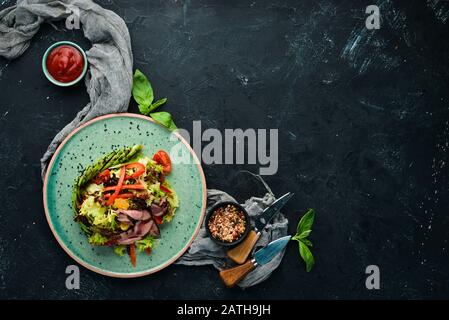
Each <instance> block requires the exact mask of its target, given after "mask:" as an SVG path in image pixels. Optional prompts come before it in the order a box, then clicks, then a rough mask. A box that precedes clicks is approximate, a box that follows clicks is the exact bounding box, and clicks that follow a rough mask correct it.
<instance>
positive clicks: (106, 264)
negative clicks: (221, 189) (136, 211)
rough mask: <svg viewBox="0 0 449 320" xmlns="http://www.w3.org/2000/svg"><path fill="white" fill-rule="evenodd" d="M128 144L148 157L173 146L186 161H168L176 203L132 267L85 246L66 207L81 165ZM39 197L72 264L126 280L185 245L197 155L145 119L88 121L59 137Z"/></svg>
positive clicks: (202, 194)
mask: <svg viewBox="0 0 449 320" xmlns="http://www.w3.org/2000/svg"><path fill="white" fill-rule="evenodd" d="M134 144H141V145H143V146H144V150H143V152H144V154H146V155H148V156H152V155H153V154H154V153H155V152H156V151H157V150H160V149H163V150H166V151H170V150H171V149H172V147H174V146H175V145H178V146H180V148H181V149H182V150H181V151H182V152H183V153H182V154H183V155H188V157H189V160H190V161H187V163H182V164H176V163H175V164H173V170H172V172H171V173H170V175H169V176H168V177H167V179H169V181H170V183H171V185H172V186H173V188H174V189H175V190H176V192H177V194H178V196H179V200H180V207H179V209H178V211H177V213H176V215H175V217H174V219H173V221H172V222H170V223H165V224H164V225H162V227H161V239H160V240H159V242H158V246H157V247H156V248H155V249H154V250H153V252H152V254H151V255H147V254H145V253H138V254H137V266H136V267H133V266H132V265H131V263H130V261H129V258H128V257H127V256H123V257H120V256H117V255H116V254H115V253H114V252H113V250H112V248H109V247H94V246H91V245H90V244H89V243H88V241H87V237H86V236H85V235H84V234H83V233H82V232H81V229H80V227H79V225H78V224H77V223H76V222H74V221H73V211H72V207H71V193H72V187H73V182H74V180H75V178H76V177H77V176H78V175H80V173H81V172H82V170H83V168H85V167H87V166H88V165H90V164H92V163H93V162H94V161H96V160H97V159H99V158H101V157H102V156H103V155H104V154H106V153H109V152H110V151H112V150H113V149H116V148H119V147H124V146H130V145H134ZM178 150H179V149H178ZM181 151H180V152H181ZM179 154H181V153H179ZM43 196H44V208H45V214H46V216H47V220H48V223H49V225H50V228H51V230H52V231H53V234H54V235H55V237H56V240H57V241H58V242H59V244H60V245H61V246H62V248H63V249H64V250H65V251H66V252H67V253H68V254H69V255H70V256H71V257H72V258H73V259H75V260H76V262H78V263H79V264H81V265H83V266H85V267H86V268H88V269H90V270H93V271H95V272H98V273H101V274H104V275H108V276H113V277H122V278H131V277H139V276H144V275H147V274H150V273H154V272H156V271H159V270H161V269H162V268H165V267H166V266H168V265H170V264H171V263H173V262H174V261H175V260H176V259H178V258H179V257H180V256H181V255H182V254H183V253H184V252H185V251H186V250H187V249H188V247H189V246H190V244H191V242H192V241H193V239H194V238H195V236H196V234H197V233H198V231H199V228H200V227H201V223H202V221H203V217H204V211H205V208H206V182H205V179H204V173H203V171H202V169H201V166H200V163H199V161H198V158H197V157H196V155H195V154H194V152H193V150H192V148H191V147H190V146H189V145H188V143H187V142H185V140H184V139H183V138H182V137H181V136H180V135H178V134H176V133H171V132H170V131H168V130H167V129H166V128H164V127H162V126H160V125H158V124H156V123H155V122H154V121H153V120H151V119H150V118H148V117H145V116H141V115H135V114H128V113H121V114H113V115H107V116H102V117H99V118H96V119H94V120H91V121H89V122H87V123H86V124H84V125H83V126H81V127H80V128H78V129H76V130H75V131H74V132H72V133H71V134H70V135H69V136H68V137H67V138H66V139H65V140H64V142H63V143H62V144H61V145H60V146H59V148H58V150H57V151H56V153H55V154H54V156H53V158H52V159H51V161H50V164H49V166H48V170H47V174H46V177H45V181H44V192H43Z"/></svg>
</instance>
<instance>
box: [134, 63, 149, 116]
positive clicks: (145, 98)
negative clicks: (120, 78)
mask: <svg viewBox="0 0 449 320" xmlns="http://www.w3.org/2000/svg"><path fill="white" fill-rule="evenodd" d="M132 93H133V97H134V100H136V102H137V104H138V105H139V110H140V112H141V113H143V114H146V115H148V113H149V112H150V110H149V106H150V105H151V103H152V102H153V100H154V94H153V88H152V87H151V84H150V82H149V81H148V79H147V77H145V75H144V74H143V73H142V72H140V70H139V69H136V71H135V72H134V77H133V89H132Z"/></svg>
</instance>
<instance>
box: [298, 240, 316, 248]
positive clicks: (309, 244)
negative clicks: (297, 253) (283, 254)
mask: <svg viewBox="0 0 449 320" xmlns="http://www.w3.org/2000/svg"><path fill="white" fill-rule="evenodd" d="M300 241H302V242H303V243H304V244H305V245H307V246H309V247H313V243H312V241H310V240H309V239H301V240H300Z"/></svg>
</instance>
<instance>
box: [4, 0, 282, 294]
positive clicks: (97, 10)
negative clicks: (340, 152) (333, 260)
mask: <svg viewBox="0 0 449 320" xmlns="http://www.w3.org/2000/svg"><path fill="white" fill-rule="evenodd" d="M74 9H78V12H79V19H80V22H81V24H82V29H83V32H84V35H85V36H86V38H87V39H89V40H90V42H91V43H92V48H91V49H89V50H88V51H87V52H86V54H87V59H88V61H89V70H88V73H87V75H86V79H85V83H86V87H87V92H88V94H89V97H90V102H89V103H88V104H87V105H86V106H85V107H84V108H83V109H82V110H81V111H80V112H79V113H78V114H77V115H76V117H75V119H73V120H72V122H70V123H69V124H68V125H66V126H65V127H64V128H63V129H62V130H61V131H60V132H59V133H58V134H57V135H56V136H55V137H54V139H53V141H52V142H51V144H50V146H49V147H48V149H47V151H46V152H45V154H44V156H43V157H42V159H41V168H42V176H44V174H45V170H46V168H47V164H48V161H49V160H50V158H51V156H52V155H53V154H54V152H55V150H56V148H57V147H58V145H59V144H60V143H61V142H62V141H63V140H64V138H65V137H66V136H67V135H68V134H69V133H70V132H71V131H73V130H74V129H75V128H77V127H78V126H79V125H81V124H83V123H84V122H87V121H89V120H91V119H93V118H95V117H98V116H101V115H105V114H109V113H117V112H124V111H126V110H127V109H128V104H129V99H130V97H131V87H132V65H133V58H132V51H131V40H130V36H129V32H128V28H127V27H126V24H125V22H124V21H123V20H122V18H120V17H119V16H118V15H117V14H115V13H114V12H112V11H110V10H106V9H104V8H102V7H101V6H99V5H97V4H95V3H94V2H92V1H91V0H58V1H56V0H18V1H17V4H16V5H15V6H12V7H9V8H6V9H4V10H2V11H0V56H2V57H4V58H6V59H15V58H17V57H19V56H20V55H21V54H22V53H23V52H24V51H25V50H26V49H27V48H28V46H29V44H30V41H31V38H33V36H34V35H35V34H36V32H37V31H38V30H39V27H40V25H41V24H42V23H44V22H51V21H57V20H61V19H66V18H67V17H68V16H69V15H70V14H71V13H72V12H76V10H74ZM262 182H263V181H262ZM267 189H268V190H269V188H267ZM225 200H234V199H233V198H232V197H231V196H229V195H228V194H227V193H225V192H223V191H219V190H208V207H210V206H211V205H212V204H213V203H215V202H217V201H225ZM274 200H275V198H274V196H273V194H272V193H271V191H269V192H268V193H267V195H266V196H265V197H264V198H256V197H252V198H251V199H249V200H247V201H246V202H245V203H244V205H243V206H244V207H245V208H246V209H247V210H248V213H249V214H250V216H255V215H258V214H260V213H261V212H262V210H263V209H264V208H265V207H266V206H268V205H269V204H270V203H272V202H273V201H274ZM287 224H288V220H287V219H286V218H285V217H284V216H283V215H281V214H279V215H278V216H277V217H276V218H275V219H274V221H273V222H272V223H271V224H270V225H268V226H267V228H266V230H264V231H263V232H262V236H261V239H260V240H259V242H258V243H257V245H258V246H261V245H266V244H267V243H268V242H270V241H271V240H272V239H277V238H279V237H282V236H284V235H286V234H287ZM283 254H284V253H283V252H282V253H281V254H279V255H278V256H277V257H276V258H274V259H273V260H272V261H271V262H270V263H268V264H266V265H264V266H259V267H258V268H256V269H255V270H254V271H252V272H251V273H250V274H249V275H248V276H247V277H246V278H245V279H244V280H243V281H242V282H241V283H240V284H239V286H240V287H242V288H245V287H249V286H252V285H255V284H257V283H259V282H261V281H263V280H265V279H266V278H268V277H269V276H270V274H271V272H272V271H273V270H274V269H276V268H277V267H278V265H279V264H280V262H281V260H282V256H283ZM176 263H177V264H184V265H206V264H212V265H213V266H214V267H215V268H222V267H223V266H225V264H226V263H227V259H226V252H225V250H224V249H223V248H222V247H219V246H217V245H216V244H214V243H213V242H212V241H211V240H210V239H209V238H207V236H206V234H205V231H204V226H203V227H202V228H201V230H200V233H199V235H198V237H197V238H196V239H195V241H194V242H193V243H192V245H191V247H190V249H189V251H188V252H187V253H186V254H184V255H183V256H182V257H181V258H180V259H179V260H178V261H177V262H176Z"/></svg>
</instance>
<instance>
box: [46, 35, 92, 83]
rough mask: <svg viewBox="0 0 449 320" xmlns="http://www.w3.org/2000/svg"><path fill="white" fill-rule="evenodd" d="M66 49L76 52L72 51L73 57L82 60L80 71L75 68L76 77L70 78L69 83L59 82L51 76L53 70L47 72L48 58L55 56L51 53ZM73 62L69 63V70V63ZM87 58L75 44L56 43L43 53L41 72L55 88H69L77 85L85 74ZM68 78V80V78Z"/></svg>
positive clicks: (66, 42) (67, 42) (68, 42)
mask: <svg viewBox="0 0 449 320" xmlns="http://www.w3.org/2000/svg"><path fill="white" fill-rule="evenodd" d="M64 47H67V49H68V50H66V51H69V52H70V50H72V51H73V50H76V51H73V52H72V53H74V55H75V57H76V58H78V59H79V57H81V58H82V63H83V65H82V69H81V70H80V68H79V67H78V68H76V71H73V70H70V71H73V72H76V77H72V78H73V79H70V80H69V81H61V80H58V79H55V76H56V74H55V76H53V75H52V72H53V73H54V72H55V71H54V70H49V68H48V63H47V62H49V60H48V59H49V58H50V57H52V56H53V57H54V56H55V55H54V54H53V55H52V53H54V50H58V49H60V48H64ZM72 62H73V61H69V62H68V63H69V66H68V67H67V68H68V69H70V63H72ZM87 64H88V63H87V57H86V53H85V52H84V50H83V49H81V47H80V46H79V45H77V44H76V43H73V42H70V41H60V42H56V43H54V44H52V45H51V46H50V47H49V48H48V49H47V50H46V51H45V53H44V56H43V57H42V70H43V71H44V74H45V76H46V77H47V79H48V80H50V82H51V83H54V84H55V85H57V86H61V87H69V86H72V85H74V84H75V83H78V82H79V81H80V80H81V79H82V78H83V77H84V76H85V75H86V72H87ZM78 74H79V75H78ZM68 78H70V77H69V76H68Z"/></svg>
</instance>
